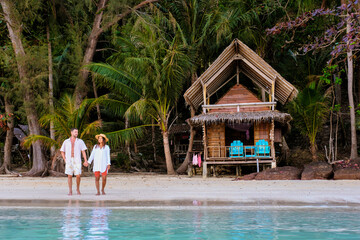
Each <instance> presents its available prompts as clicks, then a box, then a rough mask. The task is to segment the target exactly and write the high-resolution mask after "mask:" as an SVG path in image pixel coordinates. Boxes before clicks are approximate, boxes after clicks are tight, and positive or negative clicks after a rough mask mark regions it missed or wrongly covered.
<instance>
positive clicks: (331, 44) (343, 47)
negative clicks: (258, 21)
mask: <svg viewBox="0 0 360 240" xmlns="http://www.w3.org/2000/svg"><path fill="white" fill-rule="evenodd" d="M341 3H342V4H341V6H338V7H335V8H331V9H324V8H321V9H315V10H313V11H310V12H306V13H304V14H303V15H301V16H299V17H297V18H296V19H294V20H290V21H287V22H281V23H278V24H276V25H275V26H274V27H273V28H271V29H267V34H269V35H277V34H280V33H282V32H285V31H290V30H291V31H294V30H296V31H301V30H304V29H306V27H308V26H309V25H310V24H311V23H312V22H313V21H314V20H315V19H316V18H324V19H326V20H328V21H327V22H329V23H331V24H329V25H328V27H327V28H326V29H325V30H324V31H323V32H322V33H321V34H320V36H319V35H318V36H309V39H310V40H309V42H307V43H304V44H303V45H302V47H301V50H302V51H303V52H304V53H307V52H310V51H316V50H319V49H323V48H330V49H331V53H330V60H329V62H328V64H329V65H331V64H332V62H333V61H334V60H336V61H344V62H345V64H346V66H347V79H348V81H347V83H348V100H349V110H350V123H351V153H350V158H356V157H357V156H358V154H357V140H356V120H355V106H354V95H353V77H354V69H353V68H354V66H353V65H354V63H353V60H354V57H355V55H356V54H358V53H359V50H360V8H359V2H358V0H356V1H351V0H350V1H349V0H341ZM296 31H295V32H296Z"/></svg>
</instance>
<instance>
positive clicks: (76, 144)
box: [60, 128, 88, 195]
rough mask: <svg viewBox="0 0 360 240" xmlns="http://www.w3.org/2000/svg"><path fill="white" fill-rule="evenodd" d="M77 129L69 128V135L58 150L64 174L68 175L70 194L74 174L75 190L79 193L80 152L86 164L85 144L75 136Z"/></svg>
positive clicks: (85, 164)
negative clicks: (61, 158) (63, 164)
mask: <svg viewBox="0 0 360 240" xmlns="http://www.w3.org/2000/svg"><path fill="white" fill-rule="evenodd" d="M78 134H79V131H78V129H76V128H72V129H71V137H70V138H69V139H66V140H65V141H64V143H63V144H62V146H61V149H60V152H61V156H62V157H63V159H64V161H65V163H66V165H65V174H67V175H68V185H69V194H68V195H72V177H73V175H75V176H76V191H77V194H78V195H80V194H81V193H80V174H81V154H82V156H83V158H84V160H85V162H84V166H85V167H87V166H88V162H87V159H86V153H85V150H86V149H87V148H86V145H85V143H84V141H83V140H81V139H79V138H77V136H78Z"/></svg>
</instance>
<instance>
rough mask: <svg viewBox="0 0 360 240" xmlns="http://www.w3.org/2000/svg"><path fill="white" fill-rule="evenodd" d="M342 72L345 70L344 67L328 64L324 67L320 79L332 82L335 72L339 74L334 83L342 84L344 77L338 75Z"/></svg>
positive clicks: (328, 82) (327, 82)
mask: <svg viewBox="0 0 360 240" xmlns="http://www.w3.org/2000/svg"><path fill="white" fill-rule="evenodd" d="M342 72H345V70H344V69H341V70H340V71H339V70H338V65H327V66H326V67H325V68H323V75H322V76H320V80H321V81H323V82H325V83H326V84H332V77H333V75H334V74H335V73H337V76H336V77H335V80H334V83H335V84H342V79H341V78H340V77H338V75H340V74H341V73H342Z"/></svg>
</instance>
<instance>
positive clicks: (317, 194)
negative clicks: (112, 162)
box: [0, 174, 360, 205]
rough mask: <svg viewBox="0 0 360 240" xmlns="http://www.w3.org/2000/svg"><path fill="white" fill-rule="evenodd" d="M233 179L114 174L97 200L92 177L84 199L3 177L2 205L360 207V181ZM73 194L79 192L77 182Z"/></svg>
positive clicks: (61, 186) (55, 182)
mask: <svg viewBox="0 0 360 240" xmlns="http://www.w3.org/2000/svg"><path fill="white" fill-rule="evenodd" d="M233 179H234V178H230V177H223V178H214V177H211V178H207V179H203V178H201V177H200V176H196V177H192V178H189V177H187V176H166V175H152V174H114V175H113V174H111V175H109V177H108V184H107V187H106V189H105V190H106V192H107V195H103V196H95V184H94V178H93V177H82V179H81V180H82V182H81V189H80V190H81V192H82V195H80V196H79V195H73V196H67V193H68V187H67V178H52V177H47V178H28V177H8V176H0V182H1V185H0V186H1V188H0V189H1V194H0V200H3V202H4V200H69V199H74V200H81V201H90V202H95V201H98V200H101V201H122V202H126V201H131V202H133V201H185V202H187V201H189V202H190V201H191V202H192V201H194V200H197V201H214V202H222V201H229V202H239V203H250V204H258V203H264V204H266V203H268V204H270V205H271V204H281V203H282V202H286V203H300V204H360V181H352V180H343V181H331V180H329V181H328V180H312V181H300V180H299V181H232V180H233ZM73 192H74V193H76V188H75V178H73Z"/></svg>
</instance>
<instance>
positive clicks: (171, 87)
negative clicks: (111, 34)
mask: <svg viewBox="0 0 360 240" xmlns="http://www.w3.org/2000/svg"><path fill="white" fill-rule="evenodd" d="M121 43H122V54H120V55H119V56H118V58H120V59H122V60H123V61H122V63H120V61H118V62H117V63H118V65H119V66H111V65H110V64H92V65H91V66H90V69H91V70H92V71H93V72H95V73H97V74H98V75H101V76H102V77H103V78H102V82H103V85H108V86H109V88H110V89H111V90H112V91H114V92H120V93H121V94H123V95H124V96H125V99H126V100H127V101H128V103H130V106H129V107H128V108H127V110H126V112H125V114H124V116H125V117H126V118H127V119H129V120H130V121H139V119H141V120H142V121H143V122H144V123H148V122H151V120H153V121H154V122H155V123H156V125H157V126H158V127H159V128H160V130H161V132H162V136H163V143H164V153H165V159H166V166H167V173H168V174H175V171H174V167H173V164H172V159H171V153H170V145H169V138H168V134H169V133H168V127H169V121H170V115H171V112H172V110H173V109H174V106H175V104H176V102H177V100H178V98H179V96H180V94H181V91H182V89H183V83H184V80H185V79H186V78H187V77H188V76H189V74H190V69H191V62H190V59H189V57H188V56H187V55H186V54H185V52H186V49H185V48H184V47H183V41H182V39H181V37H180V35H179V33H178V32H177V31H176V26H174V25H172V24H171V22H170V21H168V20H167V19H166V18H164V16H163V14H161V13H160V12H159V11H156V10H155V13H154V15H153V16H152V17H149V16H148V15H142V16H139V17H138V19H137V20H136V22H135V24H134V27H133V28H132V29H131V31H130V33H128V36H127V38H124V39H121ZM104 83H105V84H104ZM119 106H120V105H119ZM143 126H144V125H143ZM146 126H150V125H146Z"/></svg>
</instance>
